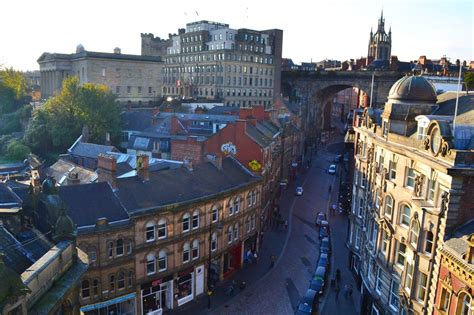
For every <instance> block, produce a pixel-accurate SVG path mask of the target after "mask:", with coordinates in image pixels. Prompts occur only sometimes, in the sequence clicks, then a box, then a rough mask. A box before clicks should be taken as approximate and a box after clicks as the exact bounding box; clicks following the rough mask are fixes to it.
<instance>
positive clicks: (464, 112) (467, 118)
mask: <svg viewBox="0 0 474 315" xmlns="http://www.w3.org/2000/svg"><path fill="white" fill-rule="evenodd" d="M438 105H439V108H438V110H436V111H435V112H434V113H433V114H434V115H450V116H454V111H455V108H456V92H446V93H443V94H440V95H438ZM473 122H474V94H468V95H466V94H465V92H462V93H460V95H459V104H458V113H457V117H456V124H469V125H472V123H473Z"/></svg>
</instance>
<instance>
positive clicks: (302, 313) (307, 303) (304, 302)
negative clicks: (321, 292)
mask: <svg viewBox="0 0 474 315" xmlns="http://www.w3.org/2000/svg"><path fill="white" fill-rule="evenodd" d="M316 294H317V292H316V291H314V290H311V289H308V290H307V291H306V293H305V294H304V295H303V297H302V298H301V300H300V303H299V304H298V307H297V308H296V312H295V314H297V315H307V314H312V313H313V308H314V304H315V302H316Z"/></svg>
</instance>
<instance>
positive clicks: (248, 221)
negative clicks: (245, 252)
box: [245, 217, 250, 233]
mask: <svg viewBox="0 0 474 315" xmlns="http://www.w3.org/2000/svg"><path fill="white" fill-rule="evenodd" d="M245 230H246V231H247V233H248V232H250V217H247V218H245Z"/></svg>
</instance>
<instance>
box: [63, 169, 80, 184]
mask: <svg viewBox="0 0 474 315" xmlns="http://www.w3.org/2000/svg"><path fill="white" fill-rule="evenodd" d="M66 183H67V185H79V184H80V183H81V181H80V179H79V174H78V173H76V172H69V173H68V174H67V178H66Z"/></svg>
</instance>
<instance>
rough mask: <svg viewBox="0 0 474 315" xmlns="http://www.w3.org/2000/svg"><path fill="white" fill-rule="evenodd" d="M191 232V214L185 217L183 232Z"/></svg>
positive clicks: (186, 214)
mask: <svg viewBox="0 0 474 315" xmlns="http://www.w3.org/2000/svg"><path fill="white" fill-rule="evenodd" d="M187 231H189V214H188V213H185V214H184V215H183V232H187Z"/></svg>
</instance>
